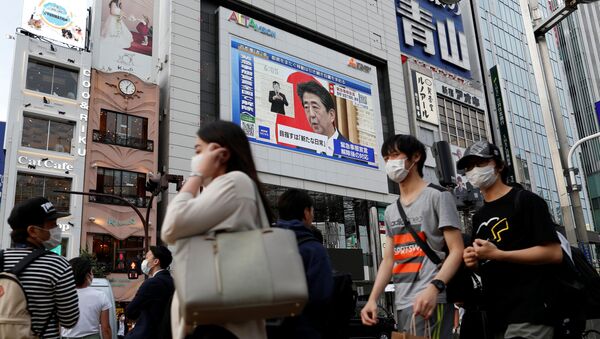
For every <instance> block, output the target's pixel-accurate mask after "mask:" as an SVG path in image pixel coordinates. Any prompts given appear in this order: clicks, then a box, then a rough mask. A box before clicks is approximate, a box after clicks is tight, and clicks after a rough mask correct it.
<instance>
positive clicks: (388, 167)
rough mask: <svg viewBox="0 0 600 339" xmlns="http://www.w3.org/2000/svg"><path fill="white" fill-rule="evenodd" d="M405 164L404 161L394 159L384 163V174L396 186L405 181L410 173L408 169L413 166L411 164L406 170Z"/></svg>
mask: <svg viewBox="0 0 600 339" xmlns="http://www.w3.org/2000/svg"><path fill="white" fill-rule="evenodd" d="M405 162H406V159H395V160H388V161H387V162H386V163H385V172H386V173H387V175H388V177H389V178H390V179H392V181H394V182H396V183H398V184H399V183H401V182H402V181H404V179H406V177H407V176H408V173H409V172H410V169H411V168H412V167H413V165H414V163H413V164H412V165H410V167H409V168H408V169H406V168H405V166H404V163H405Z"/></svg>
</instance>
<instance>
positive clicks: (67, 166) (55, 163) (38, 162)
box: [17, 152, 75, 172]
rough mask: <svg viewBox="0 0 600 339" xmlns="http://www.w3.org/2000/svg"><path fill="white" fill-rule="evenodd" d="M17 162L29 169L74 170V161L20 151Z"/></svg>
mask: <svg viewBox="0 0 600 339" xmlns="http://www.w3.org/2000/svg"><path fill="white" fill-rule="evenodd" d="M17 164H18V165H19V167H24V168H28V169H32V170H34V169H45V170H57V171H61V172H67V171H72V170H73V168H75V167H74V166H73V161H71V160H66V159H62V158H59V157H52V156H48V155H45V156H41V155H33V154H29V153H24V152H19V153H18V155H17Z"/></svg>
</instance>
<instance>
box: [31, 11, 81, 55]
mask: <svg viewBox="0 0 600 339" xmlns="http://www.w3.org/2000/svg"><path fill="white" fill-rule="evenodd" d="M87 15H88V11H87V2H86V1H73V0H24V1H23V17H22V20H21V27H22V28H23V29H25V30H26V31H28V32H31V33H33V34H36V35H39V36H43V37H45V38H48V39H51V40H54V41H57V42H61V43H64V44H67V45H69V46H74V47H77V48H84V47H85V38H86V21H87Z"/></svg>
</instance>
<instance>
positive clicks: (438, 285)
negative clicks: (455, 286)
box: [431, 279, 446, 293]
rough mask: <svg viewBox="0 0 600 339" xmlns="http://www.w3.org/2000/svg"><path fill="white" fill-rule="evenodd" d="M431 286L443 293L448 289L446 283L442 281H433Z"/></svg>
mask: <svg viewBox="0 0 600 339" xmlns="http://www.w3.org/2000/svg"><path fill="white" fill-rule="evenodd" d="M431 284H432V285H433V286H435V288H437V290H438V291H439V292H440V293H442V292H444V290H445V289H446V283H445V282H443V281H441V280H440V279H433V280H432V281H431Z"/></svg>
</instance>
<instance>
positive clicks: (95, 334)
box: [61, 257, 112, 339]
mask: <svg viewBox="0 0 600 339" xmlns="http://www.w3.org/2000/svg"><path fill="white" fill-rule="evenodd" d="M69 263H70V264H71V267H72V268H73V275H74V277H75V286H77V296H78V297H79V321H77V325H75V327H73V328H69V329H66V328H62V329H61V335H62V338H63V339H100V330H102V339H110V338H112V332H111V328H110V320H109V310H110V308H111V307H112V302H111V300H109V299H108V296H107V295H106V294H105V293H104V292H102V291H98V290H96V289H93V288H89V287H90V286H91V285H92V281H93V280H94V275H93V273H92V264H91V262H90V260H88V259H86V258H81V257H77V258H73V259H71V260H69Z"/></svg>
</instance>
